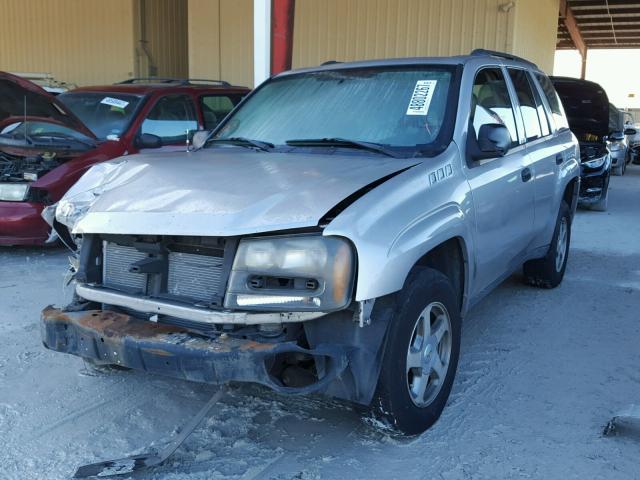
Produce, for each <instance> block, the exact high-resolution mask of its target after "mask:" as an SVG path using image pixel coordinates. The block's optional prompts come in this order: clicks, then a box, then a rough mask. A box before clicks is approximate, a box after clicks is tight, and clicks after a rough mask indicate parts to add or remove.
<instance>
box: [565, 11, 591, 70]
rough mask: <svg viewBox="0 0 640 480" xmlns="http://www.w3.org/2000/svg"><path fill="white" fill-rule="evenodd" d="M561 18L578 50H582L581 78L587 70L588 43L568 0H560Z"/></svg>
mask: <svg viewBox="0 0 640 480" xmlns="http://www.w3.org/2000/svg"><path fill="white" fill-rule="evenodd" d="M560 18H561V19H562V21H563V23H564V26H565V27H566V28H567V31H568V32H569V35H570V36H571V40H572V41H573V44H574V45H575V46H576V48H577V49H578V52H580V56H581V57H582V68H581V71H580V78H584V77H585V74H586V71H587V45H586V44H585V43H584V39H583V38H582V34H581V33H580V28H579V27H578V22H577V21H576V17H575V16H574V15H573V12H572V11H571V8H570V7H569V4H568V3H567V0H560Z"/></svg>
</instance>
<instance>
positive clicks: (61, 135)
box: [30, 132, 96, 147]
mask: <svg viewBox="0 0 640 480" xmlns="http://www.w3.org/2000/svg"><path fill="white" fill-rule="evenodd" d="M39 137H49V138H60V139H62V140H70V141H72V142H76V143H81V144H82V145H86V146H87V147H95V146H96V144H95V143H94V142H91V141H88V140H82V139H80V138H76V137H74V136H73V135H67V134H66V133H60V132H52V133H46V132H44V133H36V134H33V133H32V134H31V137H30V138H31V139H33V138H39Z"/></svg>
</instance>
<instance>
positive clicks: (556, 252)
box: [523, 201, 571, 288]
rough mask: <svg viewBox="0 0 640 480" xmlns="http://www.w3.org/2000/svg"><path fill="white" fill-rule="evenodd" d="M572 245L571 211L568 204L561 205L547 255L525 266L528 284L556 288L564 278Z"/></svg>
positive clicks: (526, 263) (530, 261)
mask: <svg viewBox="0 0 640 480" xmlns="http://www.w3.org/2000/svg"><path fill="white" fill-rule="evenodd" d="M570 243H571V210H570V209H569V205H567V203H566V202H564V201H563V202H562V204H561V205H560V211H559V212H558V218H557V219H556V228H555V230H554V231H553V238H552V239H551V245H549V250H547V254H546V255H545V256H544V257H542V258H537V259H535V260H529V261H528V262H525V264H524V268H523V269H524V276H525V278H526V279H527V282H528V283H529V284H531V285H534V286H536V287H542V288H555V287H557V286H558V285H560V282H562V279H563V278H564V272H565V270H566V268H567V259H568V258H569V244H570Z"/></svg>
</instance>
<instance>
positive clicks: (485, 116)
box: [471, 68, 518, 147]
mask: <svg viewBox="0 0 640 480" xmlns="http://www.w3.org/2000/svg"><path fill="white" fill-rule="evenodd" d="M472 102H473V104H472V108H471V115H472V116H473V117H472V121H473V128H474V130H475V134H476V138H477V135H478V132H479V131H480V127H481V126H482V125H485V124H490V123H499V124H501V125H504V126H505V127H507V129H508V130H509V133H510V134H511V146H512V147H513V146H515V145H517V144H518V130H517V128H516V119H515V114H514V111H513V104H512V103H511V98H510V97H509V90H508V89H507V83H506V81H505V78H504V75H503V74H502V70H501V69H499V68H485V69H482V70H480V71H479V72H478V73H477V74H476V78H475V80H474V82H473V99H472Z"/></svg>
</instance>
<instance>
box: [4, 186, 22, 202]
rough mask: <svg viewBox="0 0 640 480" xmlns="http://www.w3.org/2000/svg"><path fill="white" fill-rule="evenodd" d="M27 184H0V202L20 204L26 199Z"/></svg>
mask: <svg viewBox="0 0 640 480" xmlns="http://www.w3.org/2000/svg"><path fill="white" fill-rule="evenodd" d="M28 191H29V184H28V183H0V200H4V201H8V202H22V201H24V200H25V199H26V198H27V192H28Z"/></svg>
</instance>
